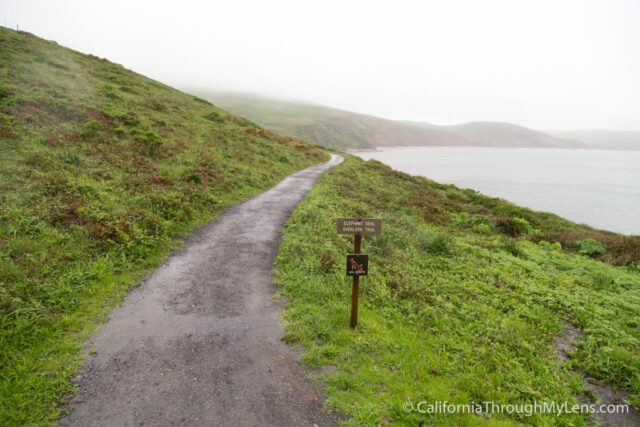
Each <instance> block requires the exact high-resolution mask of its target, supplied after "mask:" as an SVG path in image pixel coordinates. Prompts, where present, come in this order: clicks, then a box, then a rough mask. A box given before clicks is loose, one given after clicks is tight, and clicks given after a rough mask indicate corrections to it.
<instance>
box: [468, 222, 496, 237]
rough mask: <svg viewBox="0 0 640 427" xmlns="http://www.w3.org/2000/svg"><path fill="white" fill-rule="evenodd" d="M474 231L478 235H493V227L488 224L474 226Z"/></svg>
mask: <svg viewBox="0 0 640 427" xmlns="http://www.w3.org/2000/svg"><path fill="white" fill-rule="evenodd" d="M472 230H473V231H474V232H475V233H478V234H484V235H489V234H492V230H491V227H490V226H489V225H488V224H476V225H474V226H473V228H472Z"/></svg>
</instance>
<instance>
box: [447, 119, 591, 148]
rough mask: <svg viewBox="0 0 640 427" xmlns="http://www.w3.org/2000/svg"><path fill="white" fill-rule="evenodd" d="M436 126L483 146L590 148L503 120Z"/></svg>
mask: <svg viewBox="0 0 640 427" xmlns="http://www.w3.org/2000/svg"><path fill="white" fill-rule="evenodd" d="M436 128H437V129H441V130H446V131H448V132H451V133H454V134H456V135H459V136H461V137H463V138H467V139H468V140H470V141H473V142H475V143H476V144H478V145H481V146H483V147H511V148H525V147H526V148H591V147H587V146H586V145H585V144H583V143H582V142H579V141H577V140H572V139H560V138H556V137H553V136H551V135H549V134H547V133H544V132H540V131H537V130H533V129H529V128H526V127H524V126H518V125H514V124H512V123H505V122H469V123H464V124H461V125H455V126H438V127H436Z"/></svg>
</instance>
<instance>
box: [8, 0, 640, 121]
mask: <svg viewBox="0 0 640 427" xmlns="http://www.w3.org/2000/svg"><path fill="white" fill-rule="evenodd" d="M639 22H640V1H635V0H627V1H624V0H602V1H588V0H573V1H571V0H563V1H558V0H554V1H547V0H535V1H513V0H500V1H498V0H484V1H477V0H468V1H446V2H445V1H438V2H436V1H413V2H411V1H398V0H396V1H385V2H382V1H326V0H325V1H315V2H309V1H293V0H292V1H245V0H240V1H239V0H234V1H224V2H223V1H179V2H171V1H164V2H158V1H121V0H110V1H103V2H97V1H87V0H84V1H56V2H53V1H34V0H15V1H9V0H0V24H2V25H4V26H7V27H12V28H16V26H19V27H20V29H22V30H25V31H29V32H32V33H34V34H36V35H38V36H41V37H44V38H47V39H51V40H55V41H57V42H58V43H59V44H62V45H65V46H68V47H71V48H73V49H77V50H79V51H82V52H85V53H92V54H94V55H98V56H101V57H106V58H108V59H110V60H112V61H114V62H118V63H121V64H123V65H124V66H126V67H127V68H130V69H133V70H135V71H137V72H139V73H142V74H145V75H147V76H150V77H152V78H155V79H158V80H160V81H162V82H165V83H167V84H170V85H176V86H181V87H186V86H190V87H202V88H212V89H224V90H231V91H242V92H250V93H259V94H264V95H271V96H278V97H286V98H293V99H299V100H306V101H310V102H315V103H320V104H325V105H329V106H334V107H338V108H343V109H346V110H351V111H356V112H361V113H368V114H373V115H378V116H382V117H387V118H392V119H405V120H420V121H428V122H432V123H438V124H454V123H459V122H464V121H471V120H496V121H510V122H515V123H519V124H522V125H525V126H529V127H534V128H539V129H574V128H589V129H594V128H603V129H621V130H623V129H626V130H640V79H639V78H638V76H640V25H638V23H639Z"/></svg>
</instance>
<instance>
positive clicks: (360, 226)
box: [336, 218, 382, 328]
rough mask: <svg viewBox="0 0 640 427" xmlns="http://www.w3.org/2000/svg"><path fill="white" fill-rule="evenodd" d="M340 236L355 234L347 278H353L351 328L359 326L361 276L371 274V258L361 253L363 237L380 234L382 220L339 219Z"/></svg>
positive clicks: (337, 225) (348, 257)
mask: <svg viewBox="0 0 640 427" xmlns="http://www.w3.org/2000/svg"><path fill="white" fill-rule="evenodd" d="M336 228H337V232H338V234H353V235H354V236H353V254H349V255H347V276H352V277H353V285H352V286H351V327H352V328H355V327H356V326H357V325H358V296H359V294H360V276H366V275H367V274H368V272H369V256H368V255H364V254H361V253H360V246H361V244H362V236H363V235H364V236H370V235H373V234H380V231H381V229H382V220H381V219H375V218H338V219H337V222H336Z"/></svg>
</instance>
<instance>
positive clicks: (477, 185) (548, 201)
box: [355, 147, 640, 234]
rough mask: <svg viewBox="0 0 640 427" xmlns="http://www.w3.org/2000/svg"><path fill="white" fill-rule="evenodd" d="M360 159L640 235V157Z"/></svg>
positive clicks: (424, 151)
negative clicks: (370, 160) (374, 160)
mask: <svg viewBox="0 0 640 427" xmlns="http://www.w3.org/2000/svg"><path fill="white" fill-rule="evenodd" d="M355 154H356V155H358V156H359V157H361V158H363V159H365V160H367V159H376V160H379V161H381V162H383V163H386V164H387V165H389V166H391V167H393V168H394V169H396V170H399V171H403V172H407V173H409V174H412V175H422V176H426V177H428V178H430V179H433V180H435V181H438V182H442V183H448V184H455V185H457V186H459V187H462V188H473V189H475V190H479V191H480V192H482V193H484V194H487V195H490V196H494V197H501V198H504V199H507V200H510V201H511V202H513V203H516V204H518V205H521V206H527V207H529V208H532V209H535V210H540V211H547V212H553V213H555V214H558V215H560V216H562V217H565V218H567V219H570V220H572V221H574V222H578V223H583V224H588V225H591V226H593V227H596V228H600V229H604V230H611V231H615V232H618V233H624V234H640V151H612V150H558V149H529V148H476V147H433V148H424V147H406V148H405V147H403V148H385V149H381V150H380V151H375V152H358V153H355Z"/></svg>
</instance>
